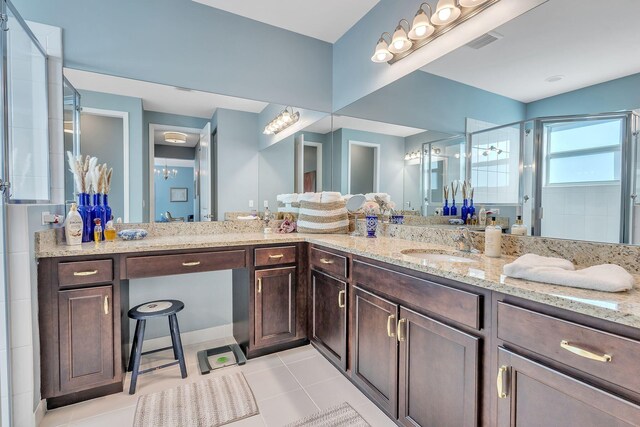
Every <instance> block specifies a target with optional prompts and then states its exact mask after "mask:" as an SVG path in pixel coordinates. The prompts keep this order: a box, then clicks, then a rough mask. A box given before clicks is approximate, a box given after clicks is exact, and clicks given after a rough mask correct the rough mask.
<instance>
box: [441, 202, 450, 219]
mask: <svg viewBox="0 0 640 427" xmlns="http://www.w3.org/2000/svg"><path fill="white" fill-rule="evenodd" d="M442 216H449V201H448V200H447V199H445V200H444V206H442Z"/></svg>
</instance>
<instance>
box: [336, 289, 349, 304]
mask: <svg viewBox="0 0 640 427" xmlns="http://www.w3.org/2000/svg"><path fill="white" fill-rule="evenodd" d="M346 296H347V292H346V291H340V292H338V307H339V308H344V307H345V304H344V297H346Z"/></svg>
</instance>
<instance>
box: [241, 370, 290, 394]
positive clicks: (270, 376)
mask: <svg viewBox="0 0 640 427" xmlns="http://www.w3.org/2000/svg"><path fill="white" fill-rule="evenodd" d="M245 377H246V378H247V381H248V382H249V386H250V387H251V390H253V394H254V396H255V397H256V400H257V401H261V400H265V399H269V398H271V397H274V396H276V395H279V394H282V393H286V392H289V391H292V390H298V389H301V387H300V384H299V383H298V381H296V379H295V378H294V376H293V375H291V372H289V370H288V369H287V368H286V367H285V366H278V367H275V368H271V369H267V370H264V371H259V372H254V373H252V374H246V375H245Z"/></svg>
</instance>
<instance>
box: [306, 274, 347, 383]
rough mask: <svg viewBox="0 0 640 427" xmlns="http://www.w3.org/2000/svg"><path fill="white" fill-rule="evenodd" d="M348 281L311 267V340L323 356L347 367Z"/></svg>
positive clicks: (340, 365) (343, 368)
mask: <svg viewBox="0 0 640 427" xmlns="http://www.w3.org/2000/svg"><path fill="white" fill-rule="evenodd" d="M347 294H348V285H347V282H344V281H342V280H338V279H336V278H334V277H332V276H330V275H328V274H326V273H323V272H321V271H318V270H315V269H311V304H310V305H311V307H310V308H311V340H312V341H313V342H314V343H315V344H316V347H317V348H318V349H319V350H320V351H321V352H322V353H323V354H324V356H325V357H326V358H327V359H329V360H330V361H331V362H333V363H334V364H335V365H336V366H338V367H340V368H341V369H342V370H343V371H345V370H346V369H347Z"/></svg>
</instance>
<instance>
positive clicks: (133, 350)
mask: <svg viewBox="0 0 640 427" xmlns="http://www.w3.org/2000/svg"><path fill="white" fill-rule="evenodd" d="M139 330H140V321H139V320H138V321H136V331H135V332H134V333H133V342H132V343H131V356H129V365H127V372H131V371H132V370H133V356H134V355H135V354H136V347H137V345H138V331H139Z"/></svg>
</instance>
